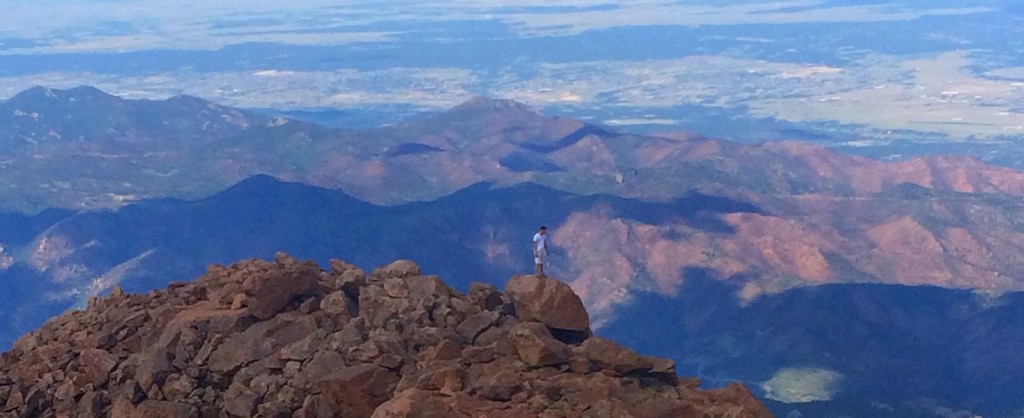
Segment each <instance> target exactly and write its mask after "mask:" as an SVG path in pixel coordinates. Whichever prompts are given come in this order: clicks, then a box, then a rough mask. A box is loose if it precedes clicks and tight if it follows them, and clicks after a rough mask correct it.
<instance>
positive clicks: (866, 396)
mask: <svg viewBox="0 0 1024 418" xmlns="http://www.w3.org/2000/svg"><path fill="white" fill-rule="evenodd" d="M739 290H740V289H739V288H737V287H736V286H733V285H732V284H731V283H728V282H723V281H721V280H718V279H715V278H713V277H711V275H710V274H708V273H707V272H705V271H702V270H689V271H687V272H686V280H685V282H684V284H683V286H682V288H681V289H680V290H679V292H678V296H676V297H663V296H658V295H654V294H642V295H639V296H638V297H636V298H635V299H634V300H633V301H632V302H630V303H629V304H628V306H625V307H623V308H621V309H619V310H618V311H617V313H618V315H617V317H616V319H615V320H614V321H613V322H612V323H611V324H609V325H608V326H607V327H605V328H604V329H603V330H602V334H603V335H605V336H607V337H610V338H614V339H616V340H617V341H620V342H622V343H624V344H629V345H632V346H635V347H637V348H638V349H639V350H640V351H641V352H644V353H649V354H654V355H662V356H669V357H673V358H676V359H682V363H681V365H680V366H681V369H682V370H683V374H687V373H695V374H699V375H701V376H702V377H703V378H705V380H706V381H707V382H708V383H712V384H714V383H716V382H724V381H727V380H741V381H746V382H748V383H749V384H751V385H752V386H753V385H757V384H758V383H759V382H765V381H767V380H769V379H771V378H772V377H773V375H775V373H777V372H778V371H780V370H783V369H787V368H814V369H823V370H831V371H834V372H838V373H840V374H841V375H842V376H843V379H842V385H841V388H840V390H839V391H838V393H835V394H834V397H833V399H832V400H830V401H827V402H825V401H823V402H813V403H809V404H784V403H781V402H775V403H773V404H772V408H773V409H774V412H775V413H776V414H777V415H778V416H788V414H789V413H790V412H792V411H799V412H800V413H801V414H802V415H801V416H805V417H811V416H825V415H819V414H820V413H823V411H828V415H827V416H839V415H840V414H848V415H849V416H891V417H910V416H935V415H934V413H931V414H927V413H924V412H922V410H921V408H922V407H921V405H919V404H908V402H911V401H918V400H921V399H925V398H930V399H932V400H934V401H935V404H936V405H940V406H957V407H958V408H968V409H969V410H970V411H972V412H973V413H975V414H978V415H981V416H986V417H988V416H997V417H999V416H1011V414H1012V413H1013V412H1019V411H1020V408H1021V407H1024V402H1022V401H1021V399H1020V397H1019V396H1017V394H1018V391H1019V388H1020V387H1022V385H1024V358H1021V356H1019V347H1022V346H1024V326H1021V325H1019V324H1020V318H1021V317H1022V316H1024V294H1008V295H1005V296H1002V297H999V298H983V297H981V296H978V295H976V294H974V293H972V292H969V291H962V290H950V289H942V288H935V287H907V286H891V285H875V284H842V285H823V286H816V287H810V288H800V289H794V290H791V291H787V292H784V293H782V294H777V295H765V296H762V297H760V298H758V299H756V300H754V301H752V302H751V303H749V304H746V305H743V304H741V302H740V301H739V299H738V297H737V295H738V293H739ZM730 301H731V302H730ZM637 324H644V326H643V327H637V326H636V325H637ZM658 336H664V337H663V338H659V337H658ZM980 387H986V388H989V389H988V390H984V391H979V390H977V389H978V388H980ZM762 394H764V393H763V392H762ZM873 403H874V404H885V405H888V406H891V407H892V410H891V411H888V410H886V409H885V408H881V409H878V408H879V407H878V405H876V406H871V405H872V404H873ZM865 407H867V408H868V409H866V410H865V409H863V408H865ZM886 411H888V412H886Z"/></svg>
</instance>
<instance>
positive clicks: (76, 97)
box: [7, 86, 121, 105]
mask: <svg viewBox="0 0 1024 418" xmlns="http://www.w3.org/2000/svg"><path fill="white" fill-rule="evenodd" d="M92 100H121V99H120V98H118V97H117V96H114V95H111V94H109V93H106V92H104V91H102V90H100V89H97V88H95V87H92V86H78V87H74V88H71V89H66V90H61V89H54V88H50V87H43V86H35V87H32V88H30V89H27V90H25V91H22V92H21V93H18V94H16V95H14V96H13V97H11V98H10V99H8V100H7V103H8V104H10V105H31V104H42V103H53V102H63V103H66V102H75V101H92Z"/></svg>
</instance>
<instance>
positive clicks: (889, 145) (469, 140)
mask: <svg viewBox="0 0 1024 418" xmlns="http://www.w3.org/2000/svg"><path fill="white" fill-rule="evenodd" d="M342 3H343V4H338V2H326V1H320V0H311V1H299V2H285V3H282V2H270V1H264V0H256V1H246V2H242V1H236V0H228V1H222V2H216V3H209V4H192V5H189V6H188V7H183V6H181V5H178V4H173V3H168V2H156V1H148V0H146V1H115V0H79V1H71V2H64V1H62V2H56V1H40V2H32V3H25V4H16V5H14V4H12V5H5V6H4V13H2V14H0V28H2V29H0V325H2V326H0V349H4V350H5V349H7V348H9V347H11V345H12V344H13V343H14V341H16V340H17V339H18V338H19V336H21V335H23V334H25V333H26V332H28V331H30V330H32V329H35V328H37V327H39V326H41V325H42V324H43V323H44V322H46V321H47V320H48V319H50V318H52V317H54V315H57V314H60V313H62V312H65V311H67V310H69V309H70V310H75V309H80V308H82V307H84V306H87V305H88V303H89V300H90V299H91V298H92V297H95V296H102V295H105V294H108V293H110V292H111V291H114V290H115V289H116V288H118V287H120V288H123V289H126V290H128V291H129V292H140V293H146V292H150V291H153V290H154V289H162V288H164V287H167V286H168V285H169V284H171V283H172V282H175V281H187V280H191V279H192V278H194V277H198V276H201V275H203V274H204V272H206V271H207V270H206V269H207V266H208V265H209V264H211V263H228V262H234V261H236V260H240V259H246V258H253V257H259V258H265V259H269V258H273V256H274V254H275V253H277V252H278V251H286V252H288V253H291V254H295V255H296V256H297V257H300V258H304V259H312V260H315V261H317V262H319V263H320V264H321V266H324V267H327V266H328V265H329V263H328V259H329V258H331V257H339V258H343V259H345V260H346V261H349V262H352V263H355V264H357V265H360V266H364V267H367V268H372V267H373V266H377V265H380V264H383V263H388V262H391V261H392V260H395V259H411V260H415V262H416V263H418V264H419V265H420V266H422V268H423V270H424V272H427V273H430V274H439V275H441V276H443V277H445V280H447V281H448V283H449V284H450V285H451V286H452V287H453V288H455V289H456V290H458V291H461V292H468V290H469V289H468V288H469V284H470V282H473V281H483V282H488V283H491V284H494V285H497V286H503V285H504V284H505V281H506V279H508V277H510V276H512V275H514V274H518V273H522V272H526V271H532V270H533V265H532V260H531V259H532V257H531V249H530V239H529V238H530V237H531V236H532V235H533V233H534V232H535V231H536V229H537V227H538V226H539V225H548V226H549V227H550V234H549V239H550V242H551V247H552V254H551V255H550V265H549V266H548V269H547V271H548V272H549V274H551V276H553V277H556V278H558V279H561V280H563V281H565V282H567V283H569V285H570V286H571V288H572V290H574V291H575V292H576V294H578V295H579V297H580V299H581V301H582V302H583V304H584V306H585V307H586V309H587V311H588V312H589V318H590V319H591V324H592V327H593V330H594V332H595V333H597V335H599V336H603V337H607V338H610V339H614V340H616V341H619V342H621V343H623V344H627V345H628V346H630V347H634V348H636V349H637V350H638V351H640V352H641V354H651V355H659V356H665V357H671V358H673V359H675V361H676V362H677V364H678V370H679V371H680V372H681V373H682V374H684V375H691V376H699V377H700V378H701V379H703V382H704V385H705V386H709V387H715V386H722V385H725V384H726V383H728V382H733V381H741V382H743V383H745V384H746V385H747V386H748V387H750V388H751V389H752V391H753V392H754V394H755V395H756V396H757V397H758V398H759V399H763V400H764V401H765V402H766V403H767V404H768V406H769V407H770V408H771V409H772V411H773V412H774V413H775V414H776V415H777V416H780V417H787V418H790V417H792V418H799V417H893V418H896V417H899V418H907V417H913V418H917V417H928V418H933V417H943V418H945V417H961V416H963V417H973V416H983V417H986V418H989V417H996V418H1003V417H1005V418H1018V417H1019V416H1021V415H1022V414H1024V403H1021V401H1020V399H1022V397H1021V396H1020V393H1019V392H1020V390H1019V388H1020V387H1021V385H1022V382H1021V381H1020V376H1024V364H1022V363H1021V361H1019V360H1018V357H1019V352H1020V348H1021V346H1022V344H1024V322H1022V321H1024V319H1021V318H1022V317H1021V315H1019V314H1020V313H1021V309H1024V302H1022V301H1021V300H1020V293H1019V292H1021V291H1022V290H1024V279H1022V278H1024V256H1022V254H1024V223H1022V222H1020V216H1019V214H1020V213H1021V211H1022V203H1021V198H1022V197H1024V173H1022V172H1021V171H1020V170H1022V169H1024V151H1022V149H1024V148H1022V147H1021V146H1020V143H1019V141H1020V140H1022V139H1024V54H1021V51H1024V8H1022V7H1021V6H1020V5H1019V4H1017V3H1018V2H1017V1H1010V0H1005V1H998V0H988V1H985V0H980V1H967V2H964V1H959V2H953V1H948V0H929V1H909V0H908V1H874V2H864V1H852V0H836V1H830V0H793V1H770V2H769V1H721V2H713V3H714V4H710V3H712V2H698V1H675V2H667V1H666V2H657V1H631V2H625V1H618V0H608V1H589V0H559V1H554V2H550V1H548V2H525V3H524V2H519V3H517V4H513V3H512V2H503V1H475V2H465V1H455V0H448V1H416V2H412V1H402V2H391V3H386V4H380V3H379V2H363V1H349V2H342ZM175 286H177V285H171V287H172V289H173V288H175ZM307 313H309V312H307ZM51 325H52V324H51ZM29 345H31V344H29ZM94 354H95V353H94ZM3 361H4V360H3V358H2V357H0V365H2V363H3ZM7 386H10V385H9V384H8V383H7V382H6V381H5V380H4V379H3V377H2V376H0V395H3V396H0V412H7V410H6V409H4V408H5V406H6V405H10V404H12V402H13V403H17V402H18V401H16V400H15V401H10V402H8V399H5V398H4V397H5V396H6V397H9V396H12V395H11V394H10V392H11V391H12V390H10V389H5V387H7ZM143 389H144V390H147V389H150V388H143ZM151 392H152V391H151ZM19 395H23V396H22V398H23V399H22V402H28V401H26V399H28V400H30V398H32V397H31V396H30V395H31V394H30V393H19ZM150 395H153V396H157V395H156V394H155V393H153V394H147V396H150ZM36 399H37V400H38V399H40V398H38V397H37V398H36Z"/></svg>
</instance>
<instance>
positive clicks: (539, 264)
mask: <svg viewBox="0 0 1024 418" xmlns="http://www.w3.org/2000/svg"><path fill="white" fill-rule="evenodd" d="M547 260H548V227H546V226H541V227H540V231H537V234H536V235H534V236H533V263H534V264H535V265H536V270H537V275H540V276H543V275H544V263H545V262H546V261H547Z"/></svg>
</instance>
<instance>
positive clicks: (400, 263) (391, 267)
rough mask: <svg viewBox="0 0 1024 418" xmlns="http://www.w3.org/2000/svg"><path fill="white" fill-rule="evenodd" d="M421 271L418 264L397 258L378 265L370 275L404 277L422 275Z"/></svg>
mask: <svg viewBox="0 0 1024 418" xmlns="http://www.w3.org/2000/svg"><path fill="white" fill-rule="evenodd" d="M422 274H423V272H422V271H421V270H420V266H418V265H416V263H414V262H412V261H409V260H397V261H394V262H392V263H391V264H388V265H386V266H383V267H379V268H377V269H376V270H374V271H373V272H372V273H370V276H371V277H375V278H381V277H391V278H398V279H404V278H409V277H416V276H420V275H422Z"/></svg>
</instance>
